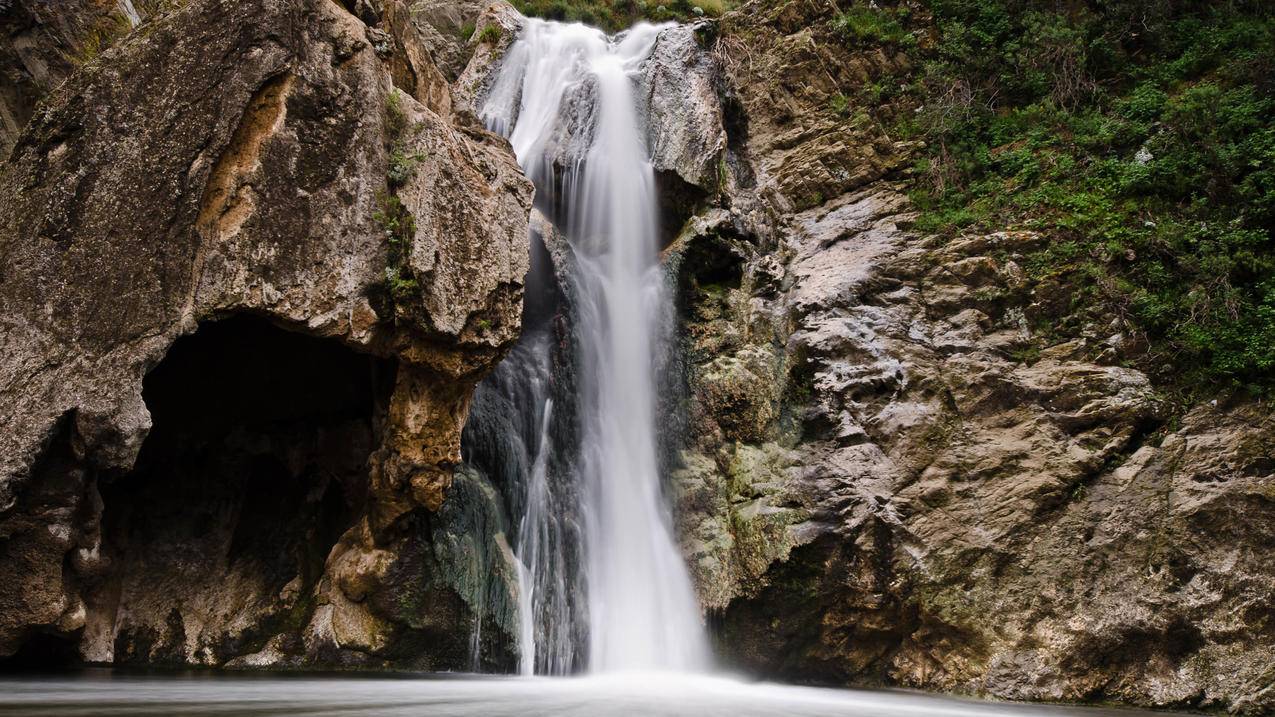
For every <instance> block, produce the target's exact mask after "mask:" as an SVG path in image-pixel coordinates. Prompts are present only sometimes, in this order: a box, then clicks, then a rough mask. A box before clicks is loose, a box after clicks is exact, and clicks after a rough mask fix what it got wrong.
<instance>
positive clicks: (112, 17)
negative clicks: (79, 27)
mask: <svg viewBox="0 0 1275 717" xmlns="http://www.w3.org/2000/svg"><path fill="white" fill-rule="evenodd" d="M132 29H133V25H132V23H130V22H129V21H128V18H127V17H125V16H124V14H123V13H121V12H118V11H113V12H109V13H106V14H105V15H103V16H101V17H100V18H98V19H97V21H96V22H94V23H93V24H92V25H91V26H89V28H88V29H87V30H85V31H84V35H83V36H82V37H81V38H80V39H79V47H77V48H76V49H75V50H74V51H72V52H71V53H70V54H69V55H68V56H67V60H69V61H70V62H71V63H72V64H75V65H87V64H88V63H90V62H92V61H93V60H96V59H97V57H98V55H101V54H102V53H103V52H105V51H106V50H108V49H110V47H111V45H114V44H115V43H116V42H119V40H120V39H121V38H123V37H124V36H125V35H127V34H128V33H129V31H130V30H132Z"/></svg>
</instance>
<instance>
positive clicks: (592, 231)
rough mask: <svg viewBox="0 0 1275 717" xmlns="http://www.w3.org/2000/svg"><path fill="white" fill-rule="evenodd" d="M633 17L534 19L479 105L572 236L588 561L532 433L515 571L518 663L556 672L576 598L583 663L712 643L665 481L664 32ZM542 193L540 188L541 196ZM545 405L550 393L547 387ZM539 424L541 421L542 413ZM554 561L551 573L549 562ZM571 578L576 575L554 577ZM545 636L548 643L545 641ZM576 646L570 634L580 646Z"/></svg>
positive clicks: (644, 663) (660, 660) (635, 659)
mask: <svg viewBox="0 0 1275 717" xmlns="http://www.w3.org/2000/svg"><path fill="white" fill-rule="evenodd" d="M667 27H668V26H667V25H666V26H653V25H646V24H643V25H639V26H637V27H635V28H633V29H631V30H629V31H627V32H625V33H622V34H621V35H618V36H616V37H613V38H609V37H607V36H606V35H604V34H603V33H602V32H600V31H598V30H595V29H592V28H588V27H585V26H583V25H578V24H562V23H554V22H545V21H540V20H528V21H527V23H526V26H525V28H524V29H523V31H522V34H521V35H520V37H519V38H518V39H517V41H516V42H515V43H514V44H513V46H512V47H511V48H510V49H509V51H508V53H507V54H506V58H505V61H504V63H503V65H502V67H501V69H500V70H499V73H498V74H497V76H496V78H495V81H494V82H493V84H492V88H491V90H490V92H489V94H488V99H487V102H486V103H485V105H484V107H483V109H482V115H483V118H484V120H485V121H486V123H487V125H488V126H489V127H491V128H492V129H493V130H495V131H498V132H501V133H503V134H505V135H507V136H508V137H509V140H510V143H511V145H512V146H513V149H514V152H515V154H516V155H517V157H518V161H519V163H520V164H521V165H522V167H523V168H524V170H525V171H526V172H527V175H528V176H529V177H531V179H532V180H533V181H534V182H535V183H536V187H537V192H538V194H539V197H540V198H539V200H538V205H539V206H541V207H542V209H543V210H544V211H545V212H546V213H548V214H550V215H552V216H553V217H554V218H555V219H556V221H557V224H558V227H559V229H560V230H561V231H562V232H563V234H564V235H565V237H566V239H567V241H568V243H569V251H570V255H571V256H570V261H569V267H570V276H569V277H568V281H569V282H570V284H571V292H570V293H571V297H572V299H571V306H570V311H569V314H570V316H571V321H572V324H573V326H572V328H573V331H574V338H575V346H576V356H575V357H574V364H573V366H572V369H573V371H574V378H575V386H576V389H577V395H575V396H573V397H572V399H573V401H574V410H575V416H576V419H577V421H578V427H579V436H578V441H576V445H572V446H565V447H562V448H565V449H566V450H570V451H573V455H572V456H571V457H570V458H571V460H569V461H568V462H567V463H568V464H569V466H570V467H569V469H568V472H569V474H570V475H571V476H572V478H573V479H574V481H575V482H576V486H575V487H576V489H577V490H576V491H574V492H573V491H563V492H566V493H570V494H573V495H574V496H575V497H576V498H577V500H578V502H579V505H578V506H577V507H578V513H579V518H580V522H581V526H580V527H581V530H580V531H579V536H580V537H579V542H580V545H579V546H578V553H579V555H580V557H581V559H582V563H583V565H582V568H583V569H582V570H579V571H577V572H576V573H573V572H572V571H571V570H569V569H563V568H564V566H565V564H566V563H567V562H568V561H567V560H566V559H565V558H562V559H559V558H558V557H555V556H552V555H550V554H548V553H549V552H551V551H553V550H568V549H569V546H567V545H566V543H565V541H564V540H558V541H554V540H552V539H551V534H557V535H558V536H559V537H562V536H565V535H567V534H568V533H569V531H565V530H563V529H562V525H561V524H560V522H557V521H560V520H561V516H558V515H553V514H552V513H551V511H550V510H549V507H550V506H551V505H552V504H553V497H552V496H551V495H550V493H551V492H552V488H551V486H550V484H549V482H548V481H547V479H546V476H545V474H544V470H545V465H546V460H547V457H546V455H545V454H546V453H547V452H549V451H550V450H552V447H551V444H550V442H549V441H548V439H547V437H542V439H541V440H540V442H539V443H540V445H539V448H538V452H537V457H536V459H535V462H534V465H535V467H534V468H533V469H532V471H531V474H530V475H529V476H527V477H526V478H525V483H526V499H525V501H524V503H525V506H524V511H523V517H522V520H521V522H520V538H519V541H518V544H519V554H518V557H519V559H520V560H521V561H522V563H523V566H524V570H523V573H522V575H523V578H524V588H525V590H524V592H525V593H526V596H524V598H523V609H522V615H523V616H524V618H527V619H531V620H534V621H538V622H542V623H543V622H544V621H548V622H550V623H552V622H554V621H558V622H561V623H563V624H559V625H554V624H547V625H546V624H538V625H535V626H533V627H531V628H528V627H526V626H524V628H523V633H522V635H523V641H524V644H523V646H522V648H523V651H524V656H523V660H522V668H523V670H524V672H528V671H530V670H529V668H531V667H533V666H534V667H535V668H537V671H540V672H549V673H551V674H552V673H558V672H563V671H566V670H567V669H569V668H570V665H571V664H572V660H571V659H569V658H568V659H565V660H564V659H562V656H561V655H557V656H555V655H552V654H550V648H552V649H560V647H561V641H562V639H563V636H564V635H565V636H569V635H570V634H571V628H570V622H571V621H572V620H573V619H575V616H574V614H573V608H572V605H573V604H574V602H576V601H574V600H573V598H575V597H577V596H582V599H583V601H584V602H585V603H586V604H587V610H585V611H584V614H585V616H586V617H585V622H586V625H587V645H588V649H587V666H588V668H589V670H590V671H593V672H608V671H616V670H646V669H671V670H692V671H693V670H702V669H705V668H706V667H707V665H708V662H709V658H708V654H709V651H708V647H707V640H706V638H705V636H704V631H703V627H702V624H701V621H700V612H699V607H698V605H697V604H696V601H695V596H694V591H693V588H692V584H691V580H690V576H689V574H688V572H687V569H686V565H685V563H684V561H683V558H682V556H681V553H680V551H679V550H678V546H677V542H676V540H675V539H674V537H673V529H672V526H671V520H670V517H669V512H668V508H667V505H666V504H665V500H664V496H663V494H662V489H661V479H660V470H659V462H658V460H657V456H656V445H657V436H656V433H655V425H654V411H655V403H656V392H655V386H656V385H657V383H656V376H655V368H654V367H655V364H656V357H657V355H658V352H659V351H660V350H661V347H660V346H659V336H660V335H661V331H660V325H659V322H660V320H661V317H663V316H665V315H666V312H665V311H664V305H665V304H666V302H667V301H668V300H669V297H667V296H666V295H665V290H664V282H663V278H662V274H661V269H660V266H659V252H658V250H659V247H658V245H657V242H658V239H657V237H658V231H659V226H658V207H657V204H656V193H655V175H654V171H653V169H652V167H651V161H650V156H649V154H648V152H647V148H646V146H645V143H644V137H645V132H644V131H643V127H642V126H641V119H640V118H639V116H638V110H637V103H636V99H635V97H634V86H635V84H636V81H637V77H638V74H639V73H640V72H642V70H643V63H644V61H645V60H646V59H647V58H648V57H649V55H650V54H651V51H652V49H653V48H654V46H655V43H656V42H657V41H658V38H659V34H660V32H661V31H662V30H664V29H665V28H667ZM547 198H549V199H547ZM544 400H546V401H548V399H547V398H546V399H544ZM533 410H540V411H542V413H541V415H543V416H545V419H544V421H543V426H542V429H541V430H542V431H543V432H544V434H545V435H547V433H548V431H549V430H550V420H549V415H550V413H549V410H548V409H547V408H544V409H533ZM549 570H555V571H557V572H556V573H554V574H546V571H549ZM573 574H575V575H578V576H579V578H578V579H579V581H580V582H582V583H583V584H582V585H575V586H573V585H564V584H563V583H562V580H563V579H564V577H567V576H571V575H573ZM546 639H548V640H549V641H551V642H553V643H554V644H553V645H548V644H546V643H545V640H546ZM575 647H578V646H575ZM564 668H565V669H564Z"/></svg>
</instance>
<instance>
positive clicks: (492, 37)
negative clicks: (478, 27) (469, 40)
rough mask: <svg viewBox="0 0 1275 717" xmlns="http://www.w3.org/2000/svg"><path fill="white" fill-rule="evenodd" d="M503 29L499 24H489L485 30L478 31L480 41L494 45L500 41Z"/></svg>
mask: <svg viewBox="0 0 1275 717" xmlns="http://www.w3.org/2000/svg"><path fill="white" fill-rule="evenodd" d="M501 34H502V31H501V29H500V26H499V25H494V24H493V25H488V26H486V27H484V28H483V31H482V32H480V33H478V41H479V42H481V43H484V44H487V45H494V44H496V43H497V42H500V36H501Z"/></svg>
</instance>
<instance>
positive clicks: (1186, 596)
mask: <svg viewBox="0 0 1275 717" xmlns="http://www.w3.org/2000/svg"><path fill="white" fill-rule="evenodd" d="M830 12H832V10H830V9H827V8H818V7H814V6H810V5H806V4H801V3H784V2H776V3H764V2H763V3H758V2H755V3H752V4H750V5H748V6H746V7H745V8H743V9H741V10H740V11H738V12H736V13H733V14H730V15H728V16H727V17H725V18H723V20H722V22H721V25H720V36H719V38H718V39H717V43H716V45H714V53H715V55H716V59H717V61H718V62H720V63H721V65H722V70H723V72H724V73H725V82H724V83H723V86H722V97H723V99H722V102H723V107H724V111H723V117H724V121H725V127H726V129H727V133H728V136H727V142H726V147H727V149H726V153H725V155H724V161H723V163H722V164H723V167H724V170H723V172H724V176H723V180H722V181H721V182H720V183H719V184H718V185H717V186H719V187H720V192H719V193H718V194H717V195H716V196H715V199H714V201H713V203H714V204H716V206H714V207H712V208H709V209H706V210H704V211H702V212H701V213H700V214H699V215H698V216H696V217H695V218H693V219H692V220H691V221H690V222H689V223H688V224H687V225H686V226H685V227H684V229H683V231H682V234H681V236H680V237H679V238H678V240H677V241H676V242H675V243H674V244H673V245H672V246H671V247H670V248H669V250H668V257H669V264H670V267H671V269H672V270H673V271H674V272H675V274H676V276H677V281H678V284H679V287H680V298H679V312H680V314H681V317H682V341H683V348H684V351H685V359H686V374H687V381H686V387H685V396H686V399H687V402H686V411H685V414H686V424H687V426H688V430H687V431H686V433H687V435H688V440H687V442H686V444H685V445H684V446H683V447H682V450H681V455H680V467H679V468H678V469H677V470H675V471H674V475H673V479H674V485H675V486H676V488H677V490H676V494H677V495H678V503H677V512H678V519H679V524H680V525H681V527H682V536H683V547H684V549H685V552H686V554H687V555H688V559H689V560H690V561H691V567H692V571H693V573H694V575H695V578H696V582H697V584H698V586H699V591H700V597H701V600H702V603H703V604H704V605H705V607H706V608H707V609H708V611H709V614H710V619H711V623H712V624H713V625H714V626H715V633H716V636H717V639H718V646H719V649H720V651H721V652H722V654H724V655H725V656H726V657H727V659H728V660H729V661H731V662H733V663H734V664H735V665H737V666H739V667H742V668H745V669H749V670H752V671H755V672H758V673H760V674H764V675H770V676H779V677H782V678H785V679H792V680H797V681H816V682H825V683H834V684H887V685H905V686H912V687H922V688H930V689H941V690H949V691H959V692H968V693H975V694H983V695H993V696H998V697H1004V698H1012V699H1028V700H1110V701H1120V702H1127V703H1133V704H1141V705H1157V706H1178V707H1186V706H1198V707H1210V708H1225V709H1230V710H1234V711H1237V712H1246V713H1252V714H1261V713H1264V712H1265V711H1269V710H1270V709H1272V708H1273V705H1275V703H1272V697H1271V693H1270V690H1269V682H1270V672H1269V670H1270V660H1269V656H1270V655H1271V654H1273V653H1275V634H1273V633H1272V632H1271V630H1270V625H1271V615H1270V613H1269V610H1267V609H1266V608H1265V607H1259V606H1265V605H1267V604H1269V602H1270V600H1271V596H1272V590H1273V588H1275V570H1273V569H1272V564H1271V562H1270V561H1269V560H1265V558H1264V556H1266V555H1268V554H1269V550H1270V548H1271V538H1272V536H1271V531H1270V530H1269V529H1268V527H1269V526H1270V525H1271V518H1272V511H1273V510H1275V500H1272V495H1275V494H1273V493H1272V490H1275V464H1272V462H1271V456H1270V454H1271V451H1272V446H1275V423H1272V420H1271V418H1270V416H1269V413H1270V412H1269V410H1268V409H1266V408H1264V407H1263V406H1258V405H1251V404H1236V405H1226V404H1223V405H1221V406H1204V407H1200V408H1197V409H1195V410H1193V411H1190V412H1189V413H1187V414H1186V415H1185V417H1183V418H1181V419H1179V420H1174V421H1172V422H1171V421H1170V415H1171V412H1170V409H1169V407H1167V406H1165V405H1163V404H1162V403H1161V399H1160V397H1159V396H1158V394H1157V393H1156V391H1155V390H1154V387H1153V386H1152V385H1151V383H1150V381H1149V380H1148V379H1147V377H1146V376H1144V375H1142V374H1141V373H1139V372H1137V371H1133V370H1130V369H1127V368H1123V367H1121V366H1119V365H1118V361H1119V356H1118V355H1117V354H1116V353H1115V352H1107V353H1105V354H1102V358H1100V359H1097V360H1095V359H1094V358H1093V357H1094V356H1097V355H1099V353H1100V352H1097V351H1091V350H1090V349H1089V347H1086V346H1083V345H1081V344H1080V343H1078V342H1077V343H1069V344H1061V345H1056V346H1050V347H1046V348H1044V349H1043V350H1040V349H1039V347H1038V344H1037V343H1036V342H1035V340H1034V338H1035V337H1032V336H1031V335H1030V333H1029V332H1028V329H1027V326H1028V322H1027V321H1026V320H1025V318H1024V317H1025V315H1028V314H1030V313H1031V312H1040V311H1047V310H1048V307H1047V304H1048V302H1049V301H1050V300H1051V297H1050V294H1049V292H1048V291H1046V290H1044V289H1043V288H1041V287H1032V286H1030V285H1028V284H1027V282H1026V281H1025V280H1024V277H1023V272H1022V270H1021V269H1020V268H1019V266H1020V264H1021V262H1022V255H1023V254H1024V253H1026V252H1025V250H1026V249H1027V248H1029V247H1030V246H1032V245H1034V244H1036V243H1039V242H1045V241H1049V240H1050V238H1049V237H1046V236H1040V235H1036V234H1031V233H1008V232H1007V233H998V234H991V235H986V236H968V237H963V238H960V239H958V240H953V241H946V240H940V239H937V238H932V237H926V236H922V235H919V234H918V233H916V232H915V231H914V230H913V229H912V227H913V223H914V218H915V217H914V213H913V209H912V207H911V206H910V204H909V202H908V200H907V199H906V196H905V192H906V190H907V183H906V178H905V177H906V175H905V173H904V172H901V171H900V168H901V167H903V166H905V165H906V164H907V163H908V161H909V160H908V151H909V149H908V147H907V146H906V145H903V144H895V143H891V142H889V141H888V139H887V138H885V137H884V136H883V135H881V134H880V132H879V129H878V128H876V127H875V126H873V125H872V124H871V123H868V124H856V123H854V122H852V121H850V120H849V119H847V118H845V117H839V116H838V113H837V112H834V111H832V110H830V109H829V106H830V101H831V100H832V98H833V97H835V96H836V95H837V94H839V93H840V92H842V91H844V87H845V86H846V84H847V83H851V82H853V81H854V79H855V78H856V77H858V76H860V75H862V76H863V77H865V78H866V77H871V76H874V73H878V72H879V71H880V70H881V68H882V67H886V66H889V65H892V64H893V65H897V64H899V63H905V62H907V59H906V58H905V57H901V56H899V57H891V56H888V55H882V54H880V53H875V52H874V53H873V54H871V55H869V56H854V53H853V52H851V51H848V50H847V49H846V48H845V47H844V46H840V45H830V44H828V43H827V42H826V38H824V37H823V36H822V35H821V34H820V33H821V32H822V30H821V29H820V28H821V27H823V25H822V24H821V23H825V22H826V21H827V20H828V19H829V17H828V13H830Z"/></svg>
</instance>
